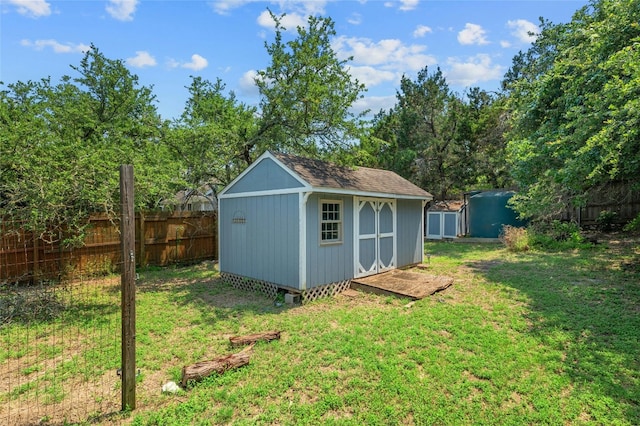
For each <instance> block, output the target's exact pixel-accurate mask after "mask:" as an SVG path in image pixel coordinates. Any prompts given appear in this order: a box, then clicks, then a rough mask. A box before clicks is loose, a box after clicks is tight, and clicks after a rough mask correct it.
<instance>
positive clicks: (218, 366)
mask: <svg viewBox="0 0 640 426" xmlns="http://www.w3.org/2000/svg"><path fill="white" fill-rule="evenodd" d="M252 349H253V345H251V346H249V347H246V348H244V349H243V350H241V351H240V352H238V353H235V354H231V355H224V356H220V357H217V358H214V359H212V360H210V361H200V362H197V363H195V364H192V365H186V366H184V367H182V380H181V382H180V384H181V385H182V387H183V388H185V387H186V386H187V383H188V382H189V381H190V380H195V381H198V380H202V379H204V378H205V377H208V376H210V375H212V374H213V373H218V374H222V373H224V372H225V371H227V370H232V369H234V368H239V367H242V366H243V365H247V364H249V356H250V355H251V350H252Z"/></svg>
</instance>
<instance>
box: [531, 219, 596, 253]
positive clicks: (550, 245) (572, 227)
mask: <svg viewBox="0 0 640 426" xmlns="http://www.w3.org/2000/svg"><path fill="white" fill-rule="evenodd" d="M529 243H530V244H531V246H532V247H534V248H538V249H541V250H550V251H552V250H572V249H580V248H589V247H593V244H592V243H590V242H589V241H587V240H586V239H585V238H584V237H583V236H582V234H581V232H580V227H579V226H578V224H577V223H575V222H562V221H559V220H552V221H548V222H535V223H533V224H531V225H530V226H529Z"/></svg>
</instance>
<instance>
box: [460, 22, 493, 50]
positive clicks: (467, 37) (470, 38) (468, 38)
mask: <svg viewBox="0 0 640 426" xmlns="http://www.w3.org/2000/svg"><path fill="white" fill-rule="evenodd" d="M486 33H487V32H486V31H485V30H484V28H482V27H481V26H480V25H478V24H471V23H467V24H466V25H465V26H464V30H462V31H460V32H459V33H458V41H459V42H460V44H479V45H481V44H489V40H487V38H486Z"/></svg>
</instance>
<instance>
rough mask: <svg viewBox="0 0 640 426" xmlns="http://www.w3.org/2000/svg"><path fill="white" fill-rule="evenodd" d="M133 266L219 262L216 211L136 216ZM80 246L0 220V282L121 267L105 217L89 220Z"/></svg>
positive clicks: (114, 232)
mask: <svg viewBox="0 0 640 426" xmlns="http://www.w3.org/2000/svg"><path fill="white" fill-rule="evenodd" d="M135 220H136V263H137V264H138V265H139V266H147V265H157V266H164V265H168V264H171V263H186V262H195V261H198V260H205V259H217V258H218V244H217V216H216V214H215V212H176V213H152V214H150V213H141V214H136V219H135ZM89 225H90V227H89V231H88V233H87V236H86V238H85V239H84V245H83V246H82V247H65V246H64V245H63V244H62V243H61V242H60V241H53V242H52V241H46V240H43V239H42V238H39V237H36V236H34V235H33V234H32V233H31V232H29V231H26V230H24V229H22V228H21V227H20V226H19V224H16V223H13V222H10V221H0V283H2V282H25V281H31V282H37V281H42V280H59V279H64V278H68V277H70V276H74V277H77V276H78V273H82V274H84V275H86V276H89V277H90V276H97V275H104V274H108V273H113V272H116V271H117V270H118V269H119V265H121V259H122V257H121V253H120V251H121V248H120V232H119V228H118V226H119V224H118V223H117V222H114V221H113V220H112V219H110V218H108V217H106V216H92V217H90V218H89Z"/></svg>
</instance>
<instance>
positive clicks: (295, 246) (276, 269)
mask: <svg viewBox="0 0 640 426" xmlns="http://www.w3.org/2000/svg"><path fill="white" fill-rule="evenodd" d="M220 244H221V247H220V265H221V271H222V272H228V273H231V274H236V275H241V276H245V277H249V278H255V279H259V280H263V281H267V282H272V283H276V284H280V285H283V286H287V287H294V288H298V284H299V244H300V243H299V220H298V194H297V193H295V194H282V195H265V196H254V197H242V198H224V199H222V200H220Z"/></svg>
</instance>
